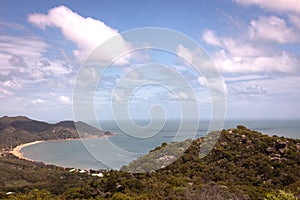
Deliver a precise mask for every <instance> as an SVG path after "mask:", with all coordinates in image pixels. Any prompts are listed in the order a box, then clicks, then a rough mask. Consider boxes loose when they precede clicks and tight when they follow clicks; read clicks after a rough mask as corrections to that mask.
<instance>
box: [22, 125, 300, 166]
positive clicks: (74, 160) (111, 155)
mask: <svg viewBox="0 0 300 200" xmlns="http://www.w3.org/2000/svg"><path fill="white" fill-rule="evenodd" d="M140 123H141V124H142V123H143V122H140ZM240 124H241V125H245V126H246V127H247V128H250V129H252V130H257V131H259V132H262V133H266V134H269V135H278V136H285V137H291V138H300V137H299V136H300V121H296V120H294V121H292V120H289V121H282V120H281V121H227V122H225V125H224V128H225V129H228V128H233V127H236V126H237V125H240ZM208 125H209V124H208V122H201V123H200V124H199V129H198V131H197V132H196V133H192V132H191V130H188V128H186V129H185V130H183V132H181V133H179V134H177V137H176V138H174V135H175V133H176V131H177V130H178V127H179V124H178V123H177V122H174V121H173V122H167V123H166V124H165V126H164V128H163V129H162V130H161V131H160V132H158V133H156V130H154V129H153V130H150V129H147V130H145V131H146V132H147V134H148V135H153V136H152V137H150V138H146V139H143V138H135V137H132V136H130V135H127V134H125V133H124V132H123V131H122V130H120V129H119V128H118V126H117V125H116V124H114V123H111V122H106V123H103V124H101V126H102V128H103V129H104V130H109V131H111V132H115V133H118V135H116V136H113V137H110V138H98V139H85V140H72V141H57V142H44V143H39V144H35V145H32V146H27V147H24V148H23V149H22V153H23V154H24V156H25V157H28V158H30V159H32V160H36V161H41V162H44V163H47V164H54V165H58V166H64V167H75V168H80V169H106V168H114V169H119V168H120V167H121V166H123V165H126V164H128V163H129V162H130V161H132V160H134V159H136V158H137V157H139V156H141V155H143V154H146V153H147V152H149V150H151V149H154V148H155V147H157V146H160V145H161V143H163V142H171V141H174V140H176V141H181V140H185V139H187V138H197V137H200V136H204V135H206V134H207V131H206V130H207V129H208ZM99 160H101V162H100V161H99ZM108 166H110V167H108Z"/></svg>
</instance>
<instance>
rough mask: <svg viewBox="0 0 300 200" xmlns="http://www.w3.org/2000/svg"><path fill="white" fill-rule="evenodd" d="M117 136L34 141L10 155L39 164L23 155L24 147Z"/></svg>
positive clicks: (17, 148) (20, 146)
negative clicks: (43, 143)
mask: <svg viewBox="0 0 300 200" xmlns="http://www.w3.org/2000/svg"><path fill="white" fill-rule="evenodd" d="M115 135H117V133H112V135H103V136H96V137H94V136H92V137H86V138H67V139H57V140H37V141H33V142H28V143H24V144H20V145H19V146H16V147H15V148H14V149H13V150H12V151H10V152H9V153H11V154H13V155H14V156H15V157H17V158H19V159H23V160H27V161H31V162H37V161H36V160H31V159H30V158H27V157H25V156H24V155H23V153H22V152H21V151H22V149H23V148H24V147H27V146H31V145H35V144H39V143H42V142H61V141H72V140H85V139H96V138H108V137H113V136H115Z"/></svg>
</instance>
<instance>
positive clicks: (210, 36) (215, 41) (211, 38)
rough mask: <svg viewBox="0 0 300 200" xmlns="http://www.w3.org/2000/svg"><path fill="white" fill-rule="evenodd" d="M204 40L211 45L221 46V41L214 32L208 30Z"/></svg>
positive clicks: (203, 36)
mask: <svg viewBox="0 0 300 200" xmlns="http://www.w3.org/2000/svg"><path fill="white" fill-rule="evenodd" d="M202 38H203V40H204V41H205V42H206V43H207V44H210V45H213V46H220V45H221V41H220V40H219V38H218V37H216V36H215V34H214V32H213V31H211V30H206V31H205V32H204V33H203V35H202Z"/></svg>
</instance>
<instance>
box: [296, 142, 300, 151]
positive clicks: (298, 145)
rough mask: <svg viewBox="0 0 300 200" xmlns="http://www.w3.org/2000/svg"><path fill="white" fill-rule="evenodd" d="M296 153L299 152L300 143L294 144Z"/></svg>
mask: <svg viewBox="0 0 300 200" xmlns="http://www.w3.org/2000/svg"><path fill="white" fill-rule="evenodd" d="M296 148H297V151H300V143H297V144H296Z"/></svg>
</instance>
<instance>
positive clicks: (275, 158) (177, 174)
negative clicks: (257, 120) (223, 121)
mask: <svg viewBox="0 0 300 200" xmlns="http://www.w3.org/2000/svg"><path fill="white" fill-rule="evenodd" d="M169 145H170V144H163V145H162V146H161V147H158V148H156V149H155V150H152V151H151V152H150V153H149V154H147V155H145V156H143V157H141V158H139V159H137V160H136V161H133V162H132V163H130V164H129V166H124V167H123V170H127V171H131V170H130V168H131V167H139V168H140V169H143V167H147V165H149V163H155V162H157V160H156V159H157V158H153V157H152V156H151V153H152V152H155V151H161V152H164V151H163V149H164V148H170V147H167V146H169ZM182 145H184V143H183V144H180V143H178V144H171V148H177V147H179V148H180V147H181V146H182ZM201 145H203V138H199V139H196V140H193V141H192V143H191V146H190V147H189V148H188V150H187V151H186V152H184V154H183V155H182V156H181V157H180V158H179V159H177V160H176V161H174V162H173V163H171V164H170V165H168V166H167V167H163V168H162V169H160V170H157V171H151V172H147V173H130V172H121V171H105V172H103V175H104V176H103V177H102V178H98V177H92V176H91V175H88V174H86V175H84V174H81V177H80V178H79V177H78V173H70V172H69V171H68V169H65V170H62V169H59V168H54V167H50V166H48V167H47V166H43V165H42V164H39V165H37V164H35V163H32V164H28V162H26V161H22V162H25V163H26V164H25V163H23V164H22V163H20V162H21V161H19V160H17V159H15V158H10V157H6V158H1V159H0V168H1V169H2V170H1V174H0V175H1V179H0V188H1V191H6V192H7V191H13V192H16V193H15V194H12V195H5V194H3V193H2V197H1V196H0V197H1V198H3V199H26V198H27V199H30V198H33V197H35V198H37V197H40V198H41V199H129V200H130V199H190V200H192V199H193V200H197V199H199V200H200V199H209V200H210V199H211V200H227V199H234V200H238V199H245V200H246V199H267V200H270V199H287V200H293V199H296V197H298V198H299V197H300V140H299V139H289V138H284V137H278V136H272V137H270V136H268V135H263V134H261V133H259V132H256V131H251V130H249V129H247V128H245V127H243V126H238V127H237V128H236V129H232V130H223V131H221V135H220V138H219V141H218V143H217V144H216V145H215V146H214V148H213V150H212V151H211V152H210V153H209V154H208V155H207V156H206V157H204V158H202V159H200V158H199V149H200V148H201ZM161 156H165V155H161ZM31 165H32V167H31ZM47 168H48V169H49V170H45V169H47ZM4 169H5V170H4ZM16 169H17V173H16V172H15V171H16ZM30 173H34V174H45V175H47V177H48V178H46V179H45V178H43V177H45V176H40V175H39V176H30ZM56 174H57V176H56ZM59 177H60V178H61V177H63V178H62V180H61V181H59V179H60V178H59ZM78 178H79V179H78ZM82 180H85V181H84V182H83V181H82ZM45 181H46V182H45ZM66 181H67V182H66ZM15 183H18V184H15ZM20 183H22V184H20ZM66 183H70V184H66ZM33 188H38V189H40V190H33ZM41 189H43V190H41ZM0 195H1V193H0ZM37 199H38V198H37Z"/></svg>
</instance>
